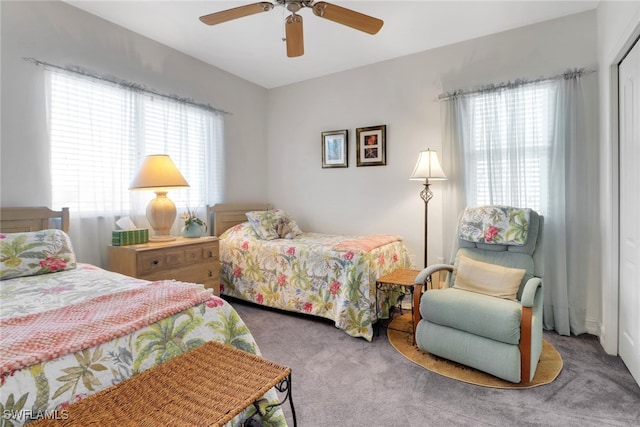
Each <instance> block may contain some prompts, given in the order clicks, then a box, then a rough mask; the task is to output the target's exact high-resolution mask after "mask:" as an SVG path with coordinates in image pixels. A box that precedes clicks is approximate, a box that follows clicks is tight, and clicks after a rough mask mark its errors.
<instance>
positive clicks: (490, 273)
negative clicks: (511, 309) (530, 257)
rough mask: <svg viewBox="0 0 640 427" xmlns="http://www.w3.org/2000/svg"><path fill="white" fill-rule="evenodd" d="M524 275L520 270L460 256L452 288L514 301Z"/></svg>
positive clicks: (523, 271)
mask: <svg viewBox="0 0 640 427" xmlns="http://www.w3.org/2000/svg"><path fill="white" fill-rule="evenodd" d="M525 273H526V270H524V269H521V268H509V267H503V266H501V265H496V264H490V263H487V262H482V261H477V260H474V259H471V258H468V257H466V256H464V255H462V256H460V259H459V262H458V269H457V272H456V280H455V283H454V285H453V287H454V288H456V289H463V290H466V291H471V292H478V293H481V294H485V295H489V296H493V297H497V298H507V299H512V300H514V299H516V294H517V293H518V288H519V287H520V283H521V282H522V278H523V277H524V274H525Z"/></svg>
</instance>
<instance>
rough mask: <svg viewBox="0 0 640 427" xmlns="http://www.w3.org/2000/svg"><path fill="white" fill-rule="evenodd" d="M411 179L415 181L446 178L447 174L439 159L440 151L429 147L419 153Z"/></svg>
mask: <svg viewBox="0 0 640 427" xmlns="http://www.w3.org/2000/svg"><path fill="white" fill-rule="evenodd" d="M409 179H410V180H413V181H423V180H425V179H427V180H429V179H431V180H436V181H437V180H440V181H442V180H446V179H447V176H446V175H445V174H444V172H443V170H442V167H441V166H440V162H439V161H438V153H437V152H435V151H433V150H429V149H427V150H426V151H421V152H420V154H419V155H418V161H417V162H416V167H415V168H414V169H413V172H412V173H411V176H410V177H409Z"/></svg>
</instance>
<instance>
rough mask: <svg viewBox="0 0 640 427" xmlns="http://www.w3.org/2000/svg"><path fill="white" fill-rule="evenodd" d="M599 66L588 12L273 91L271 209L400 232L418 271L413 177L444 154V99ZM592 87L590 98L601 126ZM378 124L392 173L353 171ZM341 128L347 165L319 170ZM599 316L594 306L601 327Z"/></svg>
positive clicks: (442, 211)
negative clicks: (428, 155) (423, 160)
mask: <svg viewBox="0 0 640 427" xmlns="http://www.w3.org/2000/svg"><path fill="white" fill-rule="evenodd" d="M596 66H597V55H596V19H595V11H591V12H585V13H582V14H578V15H573V16H569V17H566V18H561V19H557V20H553V21H547V22H544V23H541V24H536V25H531V26H527V27H523V28H519V29H516V30H512V31H507V32H503V33H499V34H495V35H491V36H488V37H483V38H479V39H475V40H471V41H467V42H463V43H458V44H454V45H450V46H446V47H442V48H439V49H433V50H429V51H425V52H422V53H418V54H414V55H410V56H406V57H402V58H399V59H394V60H390V61H385V62H381V63H378V64H374V65H371V66H367V67H363V68H358V69H355V70H349V71H345V72H341V73H337V74H333V75H331V76H326V77H322V78H317V79H313V80H309V81H305V82H301V83H298V84H294V85H290V86H286V87H281V88H276V89H272V90H270V91H269V97H268V117H267V123H268V139H269V150H268V164H269V171H268V174H269V201H270V202H271V203H273V204H274V205H275V206H277V207H280V208H283V209H285V210H288V211H290V212H291V214H292V215H293V217H294V218H295V219H297V220H299V222H300V225H301V227H302V228H303V229H304V230H309V231H319V232H329V233H333V232H335V233H345V232H347V233H354V234H367V233H396V234H400V235H402V236H404V238H405V240H406V242H407V244H408V246H409V249H410V250H411V252H412V253H413V254H414V255H415V258H416V265H417V266H422V257H423V255H422V254H423V241H424V233H423V222H424V203H423V202H422V200H421V199H420V198H419V195H418V193H419V192H420V190H421V188H422V187H421V185H420V184H419V183H416V182H412V181H409V180H408V178H409V175H410V173H411V171H412V169H413V167H414V165H415V162H416V159H417V155H418V152H419V151H420V150H425V149H427V148H431V149H435V150H437V151H441V141H440V137H441V125H440V104H439V103H438V102H436V99H437V98H438V95H440V94H441V93H443V92H447V91H452V90H456V89H471V88H474V87H476V86H478V85H486V84H490V83H501V82H506V81H509V80H512V81H513V80H515V79H518V78H530V79H535V78H538V77H542V76H553V75H556V74H558V73H562V72H564V71H565V70H567V69H569V68H581V67H585V68H590V69H595V68H596ZM592 80H593V83H592V84H591V85H590V90H591V92H590V93H588V94H587V99H588V100H589V101H590V105H592V106H593V107H594V108H591V109H590V111H589V114H590V117H589V120H590V122H591V123H594V124H595V123H597V114H598V113H597V78H595V77H594V78H593V79H592ZM378 124H386V125H387V131H388V135H387V158H388V160H387V166H368V167H356V159H355V155H356V152H355V151H356V150H355V146H356V141H355V129H356V128H358V127H366V126H372V125H378ZM336 129H348V130H349V167H348V168H346V169H322V168H321V142H320V141H321V138H320V134H321V132H322V131H327V130H336ZM596 132H597V130H596ZM440 159H441V160H442V156H440ZM443 168H444V171H445V173H447V165H446V164H443ZM443 185H446V183H444V184H441V183H437V182H435V183H433V185H432V186H431V187H432V190H433V191H434V193H435V196H434V198H433V199H432V201H431V202H430V204H429V251H428V254H429V263H433V262H437V261H438V258H439V257H442V256H443V253H442V252H443V249H442V242H443V239H444V238H450V237H449V236H443V235H442V233H441V231H440V227H441V224H442V219H443V216H444V215H455V214H456V213H455V212H450V211H448V210H447V208H446V206H443V203H442V202H443V196H442V186H443ZM596 292H597V294H599V290H596ZM598 310H599V309H598V304H597V303H594V305H593V307H591V310H590V312H591V315H592V316H593V318H594V319H596V320H597V319H598V317H599V311H598Z"/></svg>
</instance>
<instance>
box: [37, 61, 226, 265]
mask: <svg viewBox="0 0 640 427" xmlns="http://www.w3.org/2000/svg"><path fill="white" fill-rule="evenodd" d="M46 75H47V79H46V82H47V87H46V93H47V101H48V102H47V107H48V110H47V113H48V125H49V139H50V145H51V146H50V150H51V165H50V166H51V186H52V189H51V191H52V203H51V205H52V207H54V208H61V207H68V208H69V211H70V217H71V221H70V232H69V233H70V235H71V237H72V241H73V244H74V251H75V253H76V255H77V257H78V260H79V261H81V262H86V263H90V264H94V265H98V266H101V267H106V266H107V246H108V245H109V244H111V232H112V231H113V230H114V229H115V221H116V219H118V218H120V217H123V216H129V217H130V218H131V219H132V220H133V222H134V223H135V225H136V226H137V227H140V228H145V227H146V228H149V224H148V221H147V219H146V216H145V210H146V205H147V203H148V201H149V200H151V199H152V198H153V197H154V193H153V192H152V191H129V190H128V188H129V184H130V183H131V180H132V179H133V177H134V175H135V173H136V171H137V168H138V166H139V164H140V162H141V160H142V158H143V157H144V156H145V155H147V154H168V155H169V156H170V157H171V158H172V160H173V161H174V163H175V164H176V166H177V167H178V169H179V170H180V171H181V172H182V174H183V175H184V177H185V178H186V180H187V182H189V184H190V187H189V188H187V189H180V190H173V191H171V192H170V193H169V198H170V199H171V200H173V202H174V203H175V204H176V207H177V209H178V212H177V213H178V215H177V217H176V221H175V223H174V227H173V229H172V233H173V234H178V233H179V231H180V229H181V225H182V217H181V215H182V212H183V211H184V210H185V209H186V208H187V207H188V208H190V209H192V210H193V209H196V208H199V210H198V212H197V213H198V216H200V217H201V218H202V219H203V220H204V219H205V215H206V214H205V211H204V208H205V205H207V204H214V203H217V202H220V201H221V200H222V199H223V194H222V192H223V176H224V169H223V165H224V161H223V147H224V144H223V123H224V120H223V114H222V113H221V112H216V111H212V110H211V109H207V108H202V107H201V106H196V105H193V104H190V103H188V102H184V101H183V100H179V99H171V98H168V97H164V96H161V95H158V94H154V93H151V92H147V91H144V90H140V88H138V87H127V86H126V85H123V84H117V83H114V82H109V81H105V80H104V79H101V78H94V77H90V76H86V75H84V74H82V73H75V72H70V71H65V70H60V69H52V70H47V73H46Z"/></svg>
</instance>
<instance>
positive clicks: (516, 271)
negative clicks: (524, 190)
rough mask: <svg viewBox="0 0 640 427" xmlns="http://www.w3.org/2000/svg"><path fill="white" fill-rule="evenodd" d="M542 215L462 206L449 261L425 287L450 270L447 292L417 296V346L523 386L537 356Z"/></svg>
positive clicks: (423, 276)
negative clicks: (418, 310)
mask: <svg viewBox="0 0 640 427" xmlns="http://www.w3.org/2000/svg"><path fill="white" fill-rule="evenodd" d="M543 222H544V221H543V217H542V216H540V215H538V213H536V212H535V211H533V210H530V209H517V208H511V207H505V206H483V207H477V208H467V209H465V210H464V212H463V213H462V214H461V215H460V219H459V221H458V237H457V239H456V241H457V246H456V248H454V252H453V253H455V258H454V260H453V262H452V264H438V265H432V266H429V267H427V268H425V269H424V270H422V272H421V273H420V274H418V276H417V277H416V283H418V284H422V283H425V281H426V280H427V278H428V277H430V276H431V275H432V274H434V273H436V272H439V271H443V270H444V271H448V272H450V273H451V274H449V279H448V281H447V285H446V287H445V288H444V289H434V290H428V291H426V292H425V293H424V294H423V295H422V297H421V299H420V317H421V319H420V321H419V322H418V325H417V327H416V337H415V338H416V345H417V346H418V347H419V348H420V349H422V350H424V351H427V352H429V353H431V354H434V355H436V356H440V357H443V358H445V359H449V360H452V361H455V362H458V363H461V364H463V365H467V366H470V367H472V368H475V369H478V370H480V371H483V372H486V373H489V374H491V375H494V376H496V377H498V378H502V379H504V380H507V381H510V382H513V383H523V384H527V383H530V381H531V380H532V379H533V376H534V374H535V371H536V367H537V365H538V361H539V359H540V353H541V352H542V298H543V296H542V279H541V272H540V271H539V269H540V266H541V263H540V262H537V261H538V257H539V251H538V249H539V247H540V245H541V241H542V229H543Z"/></svg>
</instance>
